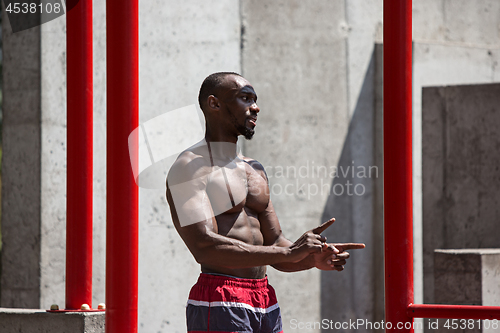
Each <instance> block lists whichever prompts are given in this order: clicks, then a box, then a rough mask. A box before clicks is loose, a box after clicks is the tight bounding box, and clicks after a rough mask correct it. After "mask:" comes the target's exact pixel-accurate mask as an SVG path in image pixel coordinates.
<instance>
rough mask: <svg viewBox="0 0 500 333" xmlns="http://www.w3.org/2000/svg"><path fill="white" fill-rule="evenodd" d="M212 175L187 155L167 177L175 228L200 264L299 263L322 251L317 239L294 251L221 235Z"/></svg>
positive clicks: (304, 243) (232, 265)
mask: <svg viewBox="0 0 500 333" xmlns="http://www.w3.org/2000/svg"><path fill="white" fill-rule="evenodd" d="M204 168H206V170H205V171H204V170H203V169H204ZM209 173H210V167H209V166H208V168H207V165H206V164H204V163H203V160H202V159H199V158H198V159H195V158H193V156H190V155H189V154H185V155H184V156H181V157H180V158H179V159H178V160H177V161H176V163H174V165H173V166H172V168H171V170H170V172H169V176H168V177H167V193H166V195H167V201H168V203H169V205H170V211H171V215H172V220H173V223H174V226H175V228H176V229H177V232H178V233H179V235H180V236H181V238H182V239H183V241H184V243H185V244H186V246H187V247H188V249H189V250H190V252H191V253H192V254H193V256H194V258H195V260H196V261H197V262H198V263H200V264H205V265H215V266H220V267H227V268H232V269H237V268H247V267H257V266H264V265H274V264H276V263H281V262H297V261H300V260H302V259H303V258H305V257H307V256H308V255H309V254H310V253H315V252H321V248H322V246H321V241H320V240H319V239H317V238H316V237H314V236H312V237H310V238H309V239H304V241H303V242H302V243H301V244H299V246H297V245H296V246H294V247H293V248H290V247H282V246H275V245H266V246H264V245H251V244H247V243H245V242H242V241H240V240H237V239H233V238H229V237H226V236H222V235H219V234H218V232H217V231H218V230H217V222H216V220H215V216H214V212H213V210H212V207H211V205H210V201H209V200H208V196H207V194H206V184H207V181H206V178H207V177H206V176H207V175H208V174H209Z"/></svg>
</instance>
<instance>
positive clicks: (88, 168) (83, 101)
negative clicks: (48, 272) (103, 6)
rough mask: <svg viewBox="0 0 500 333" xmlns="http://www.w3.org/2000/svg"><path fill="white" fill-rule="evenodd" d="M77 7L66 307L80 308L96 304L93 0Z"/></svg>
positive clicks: (70, 75)
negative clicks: (93, 263)
mask: <svg viewBox="0 0 500 333" xmlns="http://www.w3.org/2000/svg"><path fill="white" fill-rule="evenodd" d="M71 2H73V3H74V4H71ZM76 2H78V3H76ZM71 7H74V8H72V9H71V10H70V11H68V13H67V14H66V43H67V56H66V61H67V103H68V105H67V118H68V127H67V143H68V151H67V168H68V169H67V197H66V198H67V199H66V207H67V212H66V309H79V308H80V307H81V305H82V304H89V305H90V306H92V161H93V159H92V153H93V149H92V143H93V142H92V140H93V139H92V134H93V132H92V111H93V109H92V108H93V105H92V92H93V91H92V0H80V1H78V0H70V1H68V8H71Z"/></svg>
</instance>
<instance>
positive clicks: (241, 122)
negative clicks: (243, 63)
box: [223, 75, 260, 140]
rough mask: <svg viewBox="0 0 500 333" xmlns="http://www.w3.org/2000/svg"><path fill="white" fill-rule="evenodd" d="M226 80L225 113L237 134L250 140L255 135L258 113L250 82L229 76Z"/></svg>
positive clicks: (254, 94) (255, 97)
mask: <svg viewBox="0 0 500 333" xmlns="http://www.w3.org/2000/svg"><path fill="white" fill-rule="evenodd" d="M226 80H227V85H226V87H227V90H226V93H224V97H223V101H224V103H225V105H226V110H225V111H226V112H227V116H228V118H229V119H230V120H231V123H232V124H233V125H234V127H235V129H236V130H237V132H238V134H241V135H243V136H244V137H245V138H246V139H247V140H250V139H251V138H252V137H253V135H254V133H255V130H254V129H255V126H256V124H255V123H256V122H257V113H258V112H259V111H260V109H259V107H258V106H257V94H256V93H255V90H254V89H253V87H252V85H251V84H250V82H248V81H247V80H245V79H244V78H242V77H239V76H235V75H229V76H228V77H227V78H226Z"/></svg>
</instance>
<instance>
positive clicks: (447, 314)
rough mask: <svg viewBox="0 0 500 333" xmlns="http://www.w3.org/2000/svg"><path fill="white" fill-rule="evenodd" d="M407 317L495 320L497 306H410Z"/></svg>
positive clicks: (499, 308)
mask: <svg viewBox="0 0 500 333" xmlns="http://www.w3.org/2000/svg"><path fill="white" fill-rule="evenodd" d="M408 316H410V317H413V318H454V319H490V320H492V319H497V320H500V307H499V306H480V305H441V304H411V305H410V306H408Z"/></svg>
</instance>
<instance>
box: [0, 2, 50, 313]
mask: <svg viewBox="0 0 500 333" xmlns="http://www.w3.org/2000/svg"><path fill="white" fill-rule="evenodd" d="M2 5H3V3H2ZM2 15H3V17H2V38H3V45H2V51H3V64H2V66H3V86H2V97H3V101H2V102H3V105H2V111H3V124H2V276H1V290H2V292H1V299H0V304H1V305H2V306H5V307H28V308H38V306H39V300H40V288H39V286H40V255H41V254H40V238H41V231H40V228H41V203H40V200H41V152H40V149H41V128H40V121H41V94H42V91H41V90H42V86H41V82H40V80H41V49H40V42H41V37H40V27H35V28H32V29H28V30H24V31H21V32H18V33H15V34H14V33H12V30H11V28H10V25H9V21H8V18H7V15H6V12H5V10H2Z"/></svg>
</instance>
